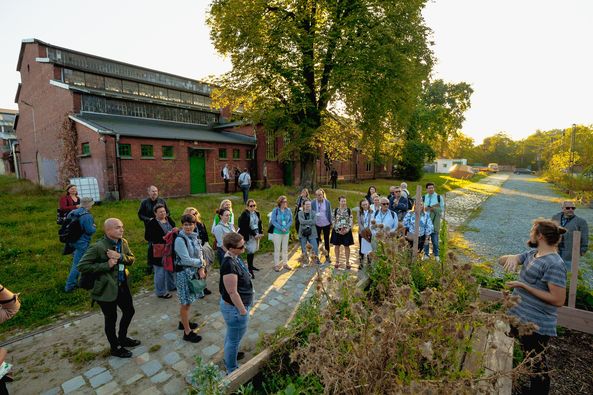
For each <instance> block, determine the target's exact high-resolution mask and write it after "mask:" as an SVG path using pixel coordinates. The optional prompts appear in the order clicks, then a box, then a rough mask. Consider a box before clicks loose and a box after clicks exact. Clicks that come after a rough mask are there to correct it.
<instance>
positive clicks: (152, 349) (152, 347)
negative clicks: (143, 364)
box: [148, 344, 161, 352]
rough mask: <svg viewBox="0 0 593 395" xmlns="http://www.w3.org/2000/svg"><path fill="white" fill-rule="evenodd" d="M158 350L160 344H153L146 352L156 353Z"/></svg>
mask: <svg viewBox="0 0 593 395" xmlns="http://www.w3.org/2000/svg"><path fill="white" fill-rule="evenodd" d="M160 349H161V345H160V344H155V345H153V346H151V347H150V348H149V349H148V352H157V351H158V350H160Z"/></svg>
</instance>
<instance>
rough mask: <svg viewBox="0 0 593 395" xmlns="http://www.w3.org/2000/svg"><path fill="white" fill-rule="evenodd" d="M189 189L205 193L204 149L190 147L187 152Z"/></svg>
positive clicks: (191, 191) (192, 192)
mask: <svg viewBox="0 0 593 395" xmlns="http://www.w3.org/2000/svg"><path fill="white" fill-rule="evenodd" d="M189 185H190V186H189V191H190V193H191V194H194V193H206V155H205V153H204V150H197V149H192V150H190V152H189Z"/></svg>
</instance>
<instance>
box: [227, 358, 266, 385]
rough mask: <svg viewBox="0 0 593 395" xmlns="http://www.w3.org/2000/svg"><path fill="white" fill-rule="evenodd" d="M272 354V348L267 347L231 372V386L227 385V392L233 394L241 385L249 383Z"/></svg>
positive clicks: (229, 379) (229, 378)
mask: <svg viewBox="0 0 593 395" xmlns="http://www.w3.org/2000/svg"><path fill="white" fill-rule="evenodd" d="M271 356H272V349H271V348H266V349H265V350H263V351H262V352H260V353H259V354H257V355H256V356H255V357H253V358H251V359H250V360H249V361H247V362H246V363H244V364H243V365H241V367H240V368H239V369H237V370H235V371H234V372H233V373H231V374H229V375H228V377H227V379H228V381H229V386H228V387H227V393H229V394H232V393H233V392H235V391H237V390H238V389H239V387H240V386H242V385H243V384H245V383H247V382H248V381H249V380H251V379H252V378H253V377H255V375H257V374H258V373H259V371H260V369H261V368H262V367H263V366H264V365H265V364H266V363H267V362H268V360H269V359H270V357H271Z"/></svg>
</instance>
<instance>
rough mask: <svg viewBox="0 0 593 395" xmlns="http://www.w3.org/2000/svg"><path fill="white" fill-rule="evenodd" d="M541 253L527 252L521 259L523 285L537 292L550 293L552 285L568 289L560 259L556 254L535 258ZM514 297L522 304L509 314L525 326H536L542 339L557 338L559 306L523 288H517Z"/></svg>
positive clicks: (520, 279)
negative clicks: (544, 336) (518, 298)
mask: <svg viewBox="0 0 593 395" xmlns="http://www.w3.org/2000/svg"><path fill="white" fill-rule="evenodd" d="M536 252H537V250H535V249H534V250H530V251H526V252H524V253H523V254H521V255H520V256H519V262H520V263H522V267H521V273H519V281H521V282H522V283H525V284H527V285H529V286H531V287H533V288H537V289H541V290H542V291H546V292H549V291H550V289H549V287H548V283H551V284H554V285H556V286H558V287H562V288H566V267H565V266H564V261H563V260H562V258H561V257H560V255H558V254H556V253H553V254H548V255H544V256H542V257H538V258H536V257H535V254H536ZM513 295H519V296H520V297H521V301H520V302H519V304H518V305H517V306H515V307H513V308H512V309H510V310H509V314H511V315H514V316H517V317H518V318H519V319H520V320H521V322H522V323H527V322H533V323H534V324H536V325H537V326H538V327H539V329H537V330H536V332H537V333H539V334H540V335H546V336H556V322H557V310H558V308H557V307H556V306H553V305H551V304H548V303H546V302H544V301H543V300H541V299H539V298H537V297H535V296H534V295H532V294H531V293H529V292H528V291H527V290H525V289H523V288H515V289H514V290H513Z"/></svg>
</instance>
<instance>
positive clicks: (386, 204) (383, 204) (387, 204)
mask: <svg viewBox="0 0 593 395" xmlns="http://www.w3.org/2000/svg"><path fill="white" fill-rule="evenodd" d="M381 206H389V203H381Z"/></svg>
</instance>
